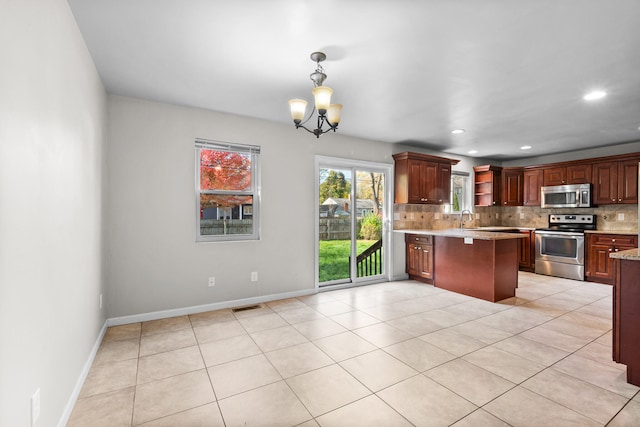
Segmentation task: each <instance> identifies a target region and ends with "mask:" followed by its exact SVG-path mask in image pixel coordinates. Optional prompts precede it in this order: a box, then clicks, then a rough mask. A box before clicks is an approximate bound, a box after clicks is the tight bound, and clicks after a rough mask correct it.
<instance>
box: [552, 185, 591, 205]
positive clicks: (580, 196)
mask: <svg viewBox="0 0 640 427" xmlns="http://www.w3.org/2000/svg"><path fill="white" fill-rule="evenodd" d="M540 207H543V208H589V207H591V184H571V185H552V186H548V187H542V190H541V203H540Z"/></svg>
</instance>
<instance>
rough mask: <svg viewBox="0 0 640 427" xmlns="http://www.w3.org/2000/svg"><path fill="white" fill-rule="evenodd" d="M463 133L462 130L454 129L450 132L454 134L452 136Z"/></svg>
mask: <svg viewBox="0 0 640 427" xmlns="http://www.w3.org/2000/svg"><path fill="white" fill-rule="evenodd" d="M464 132H465V131H464V129H454V130H452V131H451V133H452V134H454V135H456V134H459V133H464Z"/></svg>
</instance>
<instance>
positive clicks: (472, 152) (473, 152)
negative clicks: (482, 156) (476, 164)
mask: <svg viewBox="0 0 640 427" xmlns="http://www.w3.org/2000/svg"><path fill="white" fill-rule="evenodd" d="M477 152H478V150H469V154H476V153H477Z"/></svg>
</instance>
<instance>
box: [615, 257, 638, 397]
mask: <svg viewBox="0 0 640 427" xmlns="http://www.w3.org/2000/svg"><path fill="white" fill-rule="evenodd" d="M609 256H610V257H611V258H612V259H613V261H614V277H615V281H614V283H613V360H614V361H616V362H618V363H622V364H625V365H627V382H628V383H630V384H633V385H637V386H640V328H638V325H640V310H639V309H638V307H640V280H639V278H640V249H637V248H636V249H629V250H626V251H620V252H612V253H611V255H609Z"/></svg>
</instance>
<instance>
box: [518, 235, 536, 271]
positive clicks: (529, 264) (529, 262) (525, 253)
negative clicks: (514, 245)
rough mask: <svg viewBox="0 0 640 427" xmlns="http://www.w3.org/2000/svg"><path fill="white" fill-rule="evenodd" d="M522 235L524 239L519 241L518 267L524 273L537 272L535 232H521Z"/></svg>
mask: <svg viewBox="0 0 640 427" xmlns="http://www.w3.org/2000/svg"><path fill="white" fill-rule="evenodd" d="M520 234H522V235H523V236H524V238H523V239H520V240H519V243H520V250H519V254H520V260H519V261H518V265H519V267H520V270H522V271H530V272H533V271H534V270H535V266H536V263H535V251H536V247H535V243H536V237H535V231H533V230H520Z"/></svg>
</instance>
